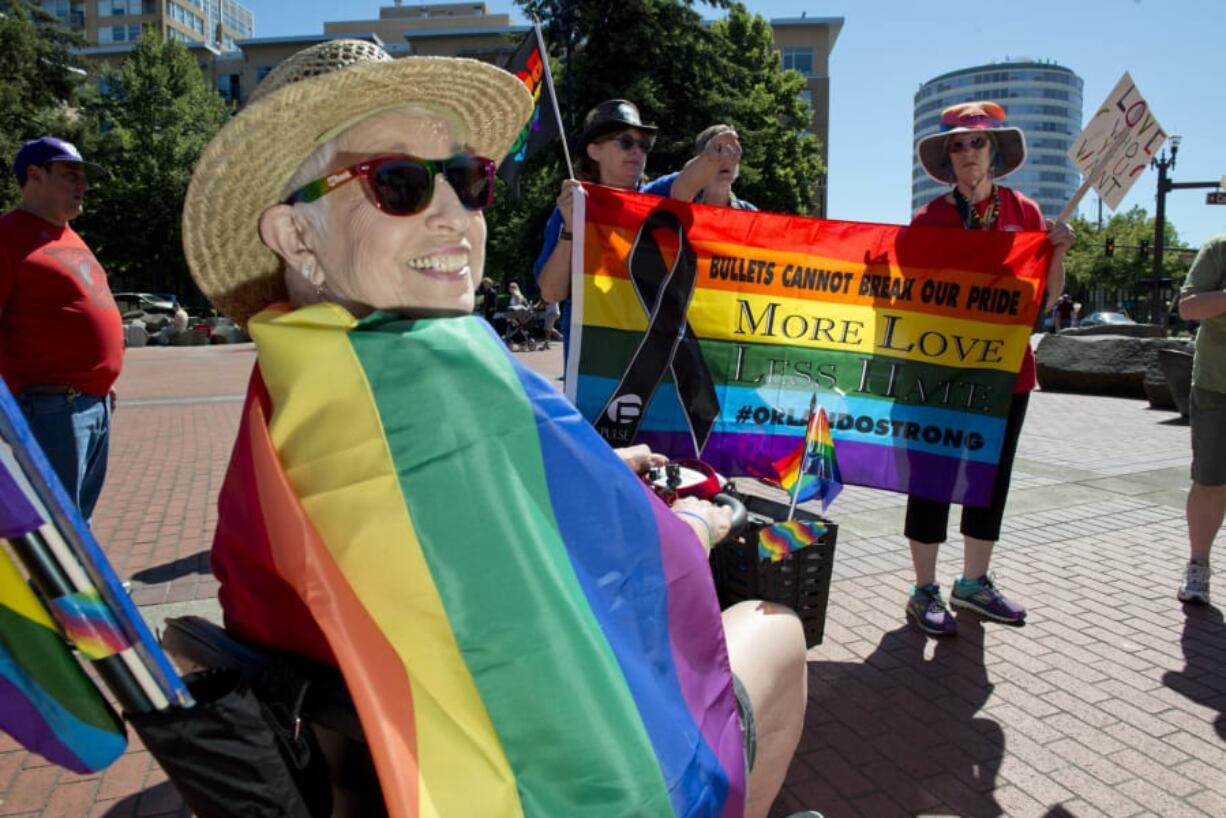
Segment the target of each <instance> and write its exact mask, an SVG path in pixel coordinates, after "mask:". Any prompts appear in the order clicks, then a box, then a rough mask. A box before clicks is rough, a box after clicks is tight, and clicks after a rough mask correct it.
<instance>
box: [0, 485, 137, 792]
mask: <svg viewBox="0 0 1226 818" xmlns="http://www.w3.org/2000/svg"><path fill="white" fill-rule="evenodd" d="M42 522H43V521H42V518H41V517H40V515H39V514H38V513H37V512H36V511H35V510H34V508H33V506H32V505H31V504H30V503H29V501H28V500H27V499H26V498H25V496H24V495H23V494H22V491H21V489H20V488H19V487H18V485H17V483H16V481H15V480H14V479H13V477H12V475H10V474H9V473H8V470H7V469H6V468H4V467H3V466H0V537H4V538H5V539H9V538H13V537H21V536H24V535H25V534H28V533H30V532H31V531H35V530H37V529H38V527H39V526H40V525H42ZM0 730H3V731H4V732H6V733H8V734H9V735H11V736H12V737H13V738H14V739H16V740H17V742H18V743H19V744H21V745H22V746H23V747H25V748H26V749H27V750H30V751H31V752H34V753H38V754H39V755H41V756H43V757H44V758H46V759H47V760H48V761H50V762H51V763H53V764H58V765H60V766H61V767H66V768H68V769H70V770H72V771H73V772H78V773H92V772H97V771H98V770H101V769H104V768H105V767H107V766H108V765H110V764H111V762H113V761H114V760H115V759H117V758H118V757H119V756H121V755H123V752H124V749H125V748H126V747H127V735H126V733H125V732H124V727H123V723H122V722H121V721H120V720H119V717H118V716H117V715H116V714H115V712H114V711H113V710H112V709H111V708H110V706H109V705H108V704H107V702H106V700H105V699H104V698H103V697H102V694H101V693H99V692H98V688H97V687H95V686H94V683H93V682H92V681H90V678H89V677H88V676H87V675H86V674H85V671H84V670H83V669H82V667H81V665H80V663H79V662H78V661H77V660H76V658H75V657H74V656H73V655H72V651H71V650H70V649H69V648H68V646H67V645H66V644H65V642H64V638H63V637H62V636H61V635H60V632H59V630H58V629H57V628H56V625H55V622H54V621H53V620H52V619H51V617H50V615H48V613H47V611H46V609H44V608H43V606H42V604H41V603H40V602H39V600H38V598H37V597H36V596H35V595H34V592H33V591H31V590H30V586H29V585H28V584H27V583H26V580H25V577H24V576H23V575H22V573H21V572H20V571H19V570H18V569H17V566H16V565H15V564H14V563H13V561H12V559H11V558H10V556H9V554H8V551H7V550H6V549H5V548H4V546H3V545H0Z"/></svg>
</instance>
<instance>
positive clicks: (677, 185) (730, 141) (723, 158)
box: [669, 131, 741, 202]
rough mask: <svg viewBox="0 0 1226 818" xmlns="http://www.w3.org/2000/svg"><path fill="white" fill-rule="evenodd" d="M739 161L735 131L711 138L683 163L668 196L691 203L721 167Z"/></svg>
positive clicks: (738, 140) (738, 147) (738, 142)
mask: <svg viewBox="0 0 1226 818" xmlns="http://www.w3.org/2000/svg"><path fill="white" fill-rule="evenodd" d="M740 159H741V142H740V138H739V137H738V136H737V135H736V131H725V132H724V133H721V134H717V135H716V136H714V137H712V138H711V141H710V142H708V143H707V147H706V149H705V150H703V152H702V153H700V154H698V155H697V156H695V157H694V158H693V159H691V160H690V161H688V162H686V163H685V167H684V168H682V169H681V173H680V174H679V175H678V176H677V178H676V179H674V180H673V189H672V190H671V191H670V193H669V195H670V196H671V197H672V198H674V199H679V200H681V201H683V202H692V201H694V197H695V196H697V195H698V192H699V191H700V190H702V189H703V188H704V187H706V186H707V185H708V184H710V183H711V182H712V181H714V179H715V174H717V173H719V170H720V168H722V167H732V166H734V165H736V163H737V162H739V161H740Z"/></svg>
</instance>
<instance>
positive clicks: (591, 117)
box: [575, 99, 659, 156]
mask: <svg viewBox="0 0 1226 818" xmlns="http://www.w3.org/2000/svg"><path fill="white" fill-rule="evenodd" d="M627 128H638V129H639V130H640V131H643V132H645V133H648V134H654V133H655V132H656V131H658V130H659V128H657V127H656V126H655V125H644V124H643V119H642V117H640V116H639V109H638V106H637V105H635V104H634V103H633V102H631V101H630V100H627V99H608V100H605V101H604V102H602V103H600V104H599V105H597V106H596V107H595V108H593V109H592V110H590V111H588V112H587V116H586V117H584V118H583V134H582V135H581V136H580V137H579V141H578V143H577V145H578V146H577V147H576V148H575V150H576V151H577V152H578V153H579V155H580V156H584V155H586V154H584V153H583V151H584V150H585V149H586V148H587V146H588V145H589V144H591V142H592V141H593V140H595V139H599V138H600V137H602V136H604V135H605V134H607V133H613V132H615V131H624V130H626V129H627Z"/></svg>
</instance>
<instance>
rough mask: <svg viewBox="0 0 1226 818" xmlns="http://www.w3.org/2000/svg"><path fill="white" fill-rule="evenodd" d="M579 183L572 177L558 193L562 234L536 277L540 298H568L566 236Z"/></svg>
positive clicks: (569, 241) (562, 299)
mask: <svg viewBox="0 0 1226 818" xmlns="http://www.w3.org/2000/svg"><path fill="white" fill-rule="evenodd" d="M578 187H579V183H578V182H576V181H575V180H574V179H566V180H565V181H563V182H562V191H561V192H560V193H559V194H558V200H557V205H558V212H560V213H561V214H562V231H563V235H562V236H561V237H560V238H559V239H558V243H557V245H556V246H555V247H554V248H553V252H552V253H550V254H549V258H548V259H547V260H546V261H545V263H544V264H543V265H542V266H541V274H540V275H539V276H538V277H537V280H536V283H537V286H538V287H540V289H541V298H544V299H545V300H546V301H565V300H566V299H567V298H570V249H571V240H570V239H568V238H566V235H565V234H567V233H570V232H571V211H572V209H573V207H574V199H575V189H576V188H578Z"/></svg>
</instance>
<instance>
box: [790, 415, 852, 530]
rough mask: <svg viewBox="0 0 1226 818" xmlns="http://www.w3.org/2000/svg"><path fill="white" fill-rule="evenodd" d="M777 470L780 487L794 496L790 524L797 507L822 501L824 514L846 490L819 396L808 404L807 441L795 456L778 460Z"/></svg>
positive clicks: (797, 450) (794, 453) (828, 422)
mask: <svg viewBox="0 0 1226 818" xmlns="http://www.w3.org/2000/svg"><path fill="white" fill-rule="evenodd" d="M774 466H775V472H776V473H777V474H778V475H779V485H781V486H782V487H783V489H784V490H785V491H786V492H787V493H788V494H790V495H792V506H791V509H789V511H788V519H789V520H790V519H792V515H793V514H794V513H795V511H796V504H797V503H803V502H804V501H806V500H812V499H813V498H814V497H820V498H822V511H825V510H826V509H827V508H829V507H830V504H831V503H832V502H834V498H835V497H838V496H839V492H840V491H842V490H843V479H842V477H841V476H840V475H839V462H838V459H837V458H836V457H835V451H834V438H833V437H832V436H831V434H830V421H829V420H828V419H827V418H826V410H825V409H823V408H821V407H819V406H818V405H817V393H816V392H814V393H813V397H812V399H811V400H810V401H809V423H808V425H807V426H806V427H805V437H804V440H803V441H801V444H800V446H799V447H798V448H797V449H796V450H795V451H794V452H792V453H791V454H789V455H788V456H787V457H784V458H781V459H779V460H776V461H775V463H774Z"/></svg>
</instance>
